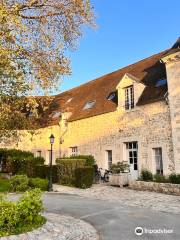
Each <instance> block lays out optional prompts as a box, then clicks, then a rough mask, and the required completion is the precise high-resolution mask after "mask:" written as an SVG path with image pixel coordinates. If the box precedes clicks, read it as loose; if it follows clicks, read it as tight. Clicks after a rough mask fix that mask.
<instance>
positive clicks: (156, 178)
mask: <svg viewBox="0 0 180 240" xmlns="http://www.w3.org/2000/svg"><path fill="white" fill-rule="evenodd" d="M154 181H155V182H158V183H164V182H167V179H166V178H165V176H163V175H161V174H158V173H157V174H155V175H154Z"/></svg>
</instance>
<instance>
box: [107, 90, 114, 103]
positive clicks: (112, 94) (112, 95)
mask: <svg viewBox="0 0 180 240" xmlns="http://www.w3.org/2000/svg"><path fill="white" fill-rule="evenodd" d="M115 97H116V93H115V92H112V93H110V94H109V96H108V97H107V100H109V101H112V100H114V99H115Z"/></svg>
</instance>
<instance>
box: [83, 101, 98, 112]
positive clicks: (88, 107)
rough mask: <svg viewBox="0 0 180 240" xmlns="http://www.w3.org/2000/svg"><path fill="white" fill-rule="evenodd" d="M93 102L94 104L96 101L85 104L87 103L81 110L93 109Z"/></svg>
mask: <svg viewBox="0 0 180 240" xmlns="http://www.w3.org/2000/svg"><path fill="white" fill-rule="evenodd" d="M95 102H96V101H90V102H87V103H86V104H85V105H84V108H83V109H84V110H85V109H90V108H93V107H94V104H95Z"/></svg>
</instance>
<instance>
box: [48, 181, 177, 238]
mask: <svg viewBox="0 0 180 240" xmlns="http://www.w3.org/2000/svg"><path fill="white" fill-rule="evenodd" d="M108 189H109V190H111V191H108ZM73 190H74V192H73ZM61 191H62V192H63V193H46V194H45V195H44V205H45V210H46V211H48V212H50V213H55V214H62V215H66V216H73V217H74V218H77V219H80V220H84V221H86V222H88V223H90V224H91V225H92V226H94V227H95V229H96V230H97V231H98V234H99V235H100V236H101V238H102V239H103V240H136V239H141V240H151V239H152V240H179V239H180V221H179V219H180V215H179V211H178V214H175V213H176V210H175V209H176V208H177V209H178V207H177V206H178V203H179V199H178V198H179V197H176V196H168V195H167V196H166V195H162V196H161V194H160V195H159V194H157V195H156V194H155V195H152V194H154V193H152V194H151V193H148V192H136V191H132V190H127V189H116V188H111V187H106V186H96V187H93V188H92V189H88V190H78V189H71V188H66V187H65V188H64V187H62V188H61ZM114 192H117V193H116V195H115V196H113V194H114ZM69 193H71V194H69ZM124 194H126V197H125V196H124ZM148 194H150V196H149V197H148ZM153 196H155V199H154V200H153ZM159 196H160V198H161V199H160V201H159V200H158V198H159ZM106 197H107V199H105V198H106ZM121 197H122V199H121ZM163 197H164V199H165V201H163ZM102 198H103V200H102ZM115 198H116V199H115ZM136 198H139V199H140V200H138V199H136ZM149 198H150V199H149ZM168 198H169V200H167V199H168ZM125 199H127V202H126V201H125ZM148 199H149V200H148ZM143 201H144V202H143ZM145 202H146V203H145ZM163 202H165V205H166V207H168V203H169V204H171V202H172V206H173V207H171V206H169V207H168V209H165V207H164V206H163V204H164V203H163ZM156 203H157V205H158V207H155V209H156V210H153V208H154V207H153V205H154V204H156ZM141 205H142V206H143V207H142V206H141ZM179 206H180V205H179ZM163 209H164V210H165V211H163ZM171 209H173V211H174V212H171ZM137 227H141V228H142V229H143V231H144V233H143V234H142V236H137V235H136V234H135V229H136V228H137ZM73 240H74V239H73ZM77 240H79V239H77Z"/></svg>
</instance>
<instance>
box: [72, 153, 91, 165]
mask: <svg viewBox="0 0 180 240" xmlns="http://www.w3.org/2000/svg"><path fill="white" fill-rule="evenodd" d="M70 159H85V160H86V166H93V165H94V164H95V158H94V157H93V156H92V155H78V156H71V157H70Z"/></svg>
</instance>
